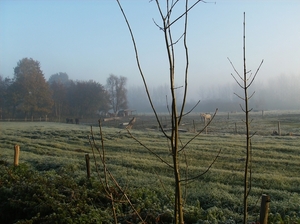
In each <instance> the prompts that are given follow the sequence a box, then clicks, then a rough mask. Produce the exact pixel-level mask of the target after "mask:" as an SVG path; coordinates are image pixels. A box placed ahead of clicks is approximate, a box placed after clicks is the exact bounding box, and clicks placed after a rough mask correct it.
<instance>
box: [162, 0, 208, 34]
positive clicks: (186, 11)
mask: <svg viewBox="0 0 300 224" xmlns="http://www.w3.org/2000/svg"><path fill="white" fill-rule="evenodd" d="M199 2H203V3H206V2H205V1H203V0H198V1H196V2H195V3H194V4H193V5H191V6H190V7H189V8H188V9H187V10H185V12H184V13H182V14H181V15H180V16H178V17H177V18H176V19H175V20H174V21H173V22H171V23H170V24H169V25H168V26H167V27H166V28H167V29H168V28H169V27H170V26H172V25H173V24H174V23H176V22H177V21H178V20H180V19H181V18H182V17H183V16H184V15H186V14H187V13H188V12H189V11H190V10H191V9H192V8H194V7H195V6H196V5H197V4H198V3H199Z"/></svg>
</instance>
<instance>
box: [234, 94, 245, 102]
mask: <svg viewBox="0 0 300 224" xmlns="http://www.w3.org/2000/svg"><path fill="white" fill-rule="evenodd" d="M233 94H234V95H236V96H237V97H238V98H240V99H241V100H245V98H243V97H241V96H240V95H238V94H237V93H233Z"/></svg>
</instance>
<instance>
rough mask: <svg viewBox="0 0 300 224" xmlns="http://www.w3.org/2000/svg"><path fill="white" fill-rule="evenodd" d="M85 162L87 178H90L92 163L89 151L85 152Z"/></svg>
mask: <svg viewBox="0 0 300 224" xmlns="http://www.w3.org/2000/svg"><path fill="white" fill-rule="evenodd" d="M85 163H86V173H87V178H90V177H91V165H90V156H89V154H88V153H86V154H85Z"/></svg>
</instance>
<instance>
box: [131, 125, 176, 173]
mask: <svg viewBox="0 0 300 224" xmlns="http://www.w3.org/2000/svg"><path fill="white" fill-rule="evenodd" d="M127 133H128V134H129V135H130V137H131V138H132V139H134V140H135V141H136V142H137V143H139V144H140V145H141V146H143V147H144V148H145V149H147V150H148V151H149V152H150V153H151V154H153V155H154V156H155V157H156V158H158V159H159V160H160V161H161V162H163V163H164V164H166V165H167V166H168V167H170V168H172V169H173V166H171V165H170V164H169V163H168V162H167V161H165V160H164V159H163V158H161V157H160V156H159V155H158V154H157V153H155V152H154V151H153V150H152V149H150V148H149V147H148V146H146V145H145V144H144V143H142V142H141V141H140V140H138V139H137V138H136V137H134V136H133V134H132V133H131V132H130V130H128V129H127Z"/></svg>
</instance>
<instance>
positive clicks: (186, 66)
mask: <svg viewBox="0 0 300 224" xmlns="http://www.w3.org/2000/svg"><path fill="white" fill-rule="evenodd" d="M187 10H188V1H186V4H185V11H186V14H185V22H184V41H183V44H184V49H185V60H186V63H185V77H184V94H183V100H182V106H181V110H180V116H179V120H178V122H179V124H180V122H181V119H182V117H183V113H184V107H185V102H186V97H187V90H188V70H189V51H188V45H187V39H186V37H187V25H188V12H187Z"/></svg>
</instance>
